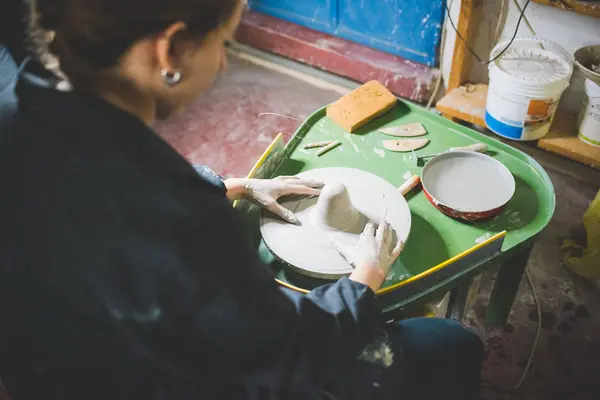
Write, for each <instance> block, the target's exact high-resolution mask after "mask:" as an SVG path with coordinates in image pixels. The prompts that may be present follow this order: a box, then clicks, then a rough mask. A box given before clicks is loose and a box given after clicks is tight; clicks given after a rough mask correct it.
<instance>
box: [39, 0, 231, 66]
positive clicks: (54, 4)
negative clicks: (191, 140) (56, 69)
mask: <svg viewBox="0 0 600 400" xmlns="http://www.w3.org/2000/svg"><path fill="white" fill-rule="evenodd" d="M30 1H33V6H34V7H33V13H34V15H33V18H34V19H35V20H36V24H35V25H34V26H37V27H38V28H41V29H43V30H46V31H53V32H54V33H55V35H54V36H55V38H56V39H55V43H51V44H50V46H49V48H50V50H51V52H52V53H56V54H57V55H58V56H59V57H60V58H61V59H62V58H63V57H62V56H63V53H65V52H66V53H68V54H69V57H68V58H69V59H76V60H77V62H78V63H80V64H83V65H85V66H86V67H87V68H93V69H97V70H102V69H106V68H110V67H112V66H114V65H115V64H116V63H117V62H118V60H119V58H120V57H121V56H122V55H123V54H124V53H125V52H126V51H127V49H129V47H130V46H131V45H132V44H133V43H134V42H136V41H137V40H139V39H142V38H145V37H148V36H151V35H155V34H158V33H160V32H162V31H163V30H165V29H166V28H168V27H169V26H170V25H171V24H173V23H175V22H179V21H181V22H184V23H185V24H186V25H187V31H186V38H189V39H198V40H201V39H202V38H203V37H204V36H205V35H206V34H208V33H209V32H211V31H213V30H214V29H216V28H217V27H219V26H220V25H221V24H223V23H225V22H226V21H227V20H229V18H231V16H232V15H233V12H234V10H235V7H236V5H237V4H238V3H239V1H241V0H35V1H34V0H30ZM182 39H183V38H182ZM61 64H62V63H61Z"/></svg>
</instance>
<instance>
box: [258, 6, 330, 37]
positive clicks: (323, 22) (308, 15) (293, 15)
mask: <svg viewBox="0 0 600 400" xmlns="http://www.w3.org/2000/svg"><path fill="white" fill-rule="evenodd" d="M337 1H338V0H252V1H250V5H251V7H252V8H253V9H255V10H256V11H260V12H263V13H265V14H271V15H274V16H276V17H279V18H282V19H286V20H288V21H291V22H295V23H297V24H300V25H304V26H308V27H309V28H313V29H317V30H321V31H325V32H331V31H332V30H333V29H335V20H336V14H337Z"/></svg>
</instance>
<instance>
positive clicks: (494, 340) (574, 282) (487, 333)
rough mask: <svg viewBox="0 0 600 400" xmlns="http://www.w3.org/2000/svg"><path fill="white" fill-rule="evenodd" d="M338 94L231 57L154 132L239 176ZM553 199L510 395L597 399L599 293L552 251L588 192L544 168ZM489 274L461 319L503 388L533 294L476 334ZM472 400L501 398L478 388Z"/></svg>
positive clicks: (534, 265)
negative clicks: (481, 344) (206, 89)
mask: <svg viewBox="0 0 600 400" xmlns="http://www.w3.org/2000/svg"><path fill="white" fill-rule="evenodd" d="M337 97H339V94H338V93H335V92H333V91H330V90H324V89H320V88H318V87H315V86H311V85H309V84H307V83H305V82H301V81H299V80H296V79H294V78H292V77H289V76H286V75H282V74H280V73H277V72H273V71H270V70H268V69H265V68H263V67H258V66H255V65H251V64H248V63H246V62H243V61H240V60H237V59H235V58H233V59H231V67H230V71H229V73H228V74H226V75H225V76H223V77H222V79H221V80H220V81H219V82H218V83H217V85H216V86H215V88H214V89H213V90H212V91H211V92H210V93H208V94H207V95H206V96H204V97H203V98H201V99H200V100H198V102H197V103H196V104H195V105H194V106H193V107H192V108H191V109H190V110H188V112H186V113H185V114H184V115H182V116H180V117H179V118H177V119H175V120H173V121H170V122H169V123H166V124H162V125H160V126H159V127H158V130H159V132H161V134H162V135H163V136H164V137H165V138H166V139H167V140H168V141H170V142H171V143H172V144H173V145H174V146H175V147H176V148H177V149H178V150H179V151H181V152H182V154H184V155H185V156H186V157H188V158H189V159H190V160H191V161H193V162H195V163H206V164H208V165H209V166H211V167H212V168H213V169H215V170H216V171H218V172H220V173H224V174H229V175H236V176H242V175H244V174H245V173H246V172H248V170H249V169H250V167H251V166H252V164H253V163H254V161H256V159H257V158H258V157H259V155H260V154H261V153H262V151H263V150H264V149H265V147H266V146H267V145H268V144H269V142H270V141H271V139H273V138H274V137H275V135H276V134H277V133H278V132H280V131H282V132H284V133H285V134H286V135H290V134H293V133H294V131H295V129H296V128H297V127H298V126H299V121H296V120H293V119H289V118H286V117H278V116H272V115H269V116H262V117H259V114H261V113H269V112H274V113H280V114H285V115H287V116H291V117H294V118H297V119H303V118H305V117H306V116H308V115H309V114H310V113H311V112H312V111H314V110H316V109H318V108H319V107H321V106H323V105H324V104H327V103H328V102H330V101H332V100H334V99H336V98H337ZM549 174H550V176H551V178H552V182H553V183H554V185H555V189H556V196H557V209H556V214H555V216H554V218H553V220H552V222H551V224H550V225H549V226H548V228H547V229H546V231H545V232H544V233H543V234H542V236H541V238H540V239H539V241H538V243H537V244H536V246H535V248H534V251H533V254H532V257H531V260H530V264H529V270H530V273H531V275H532V277H533V280H534V283H535V287H536V290H537V291H538V293H539V296H540V300H541V303H542V309H543V318H542V325H543V329H542V335H541V339H540V342H539V346H538V350H537V352H536V357H535V360H534V362H533V365H532V368H531V370H530V374H529V376H528V378H527V380H526V381H525V383H524V385H523V387H522V389H521V391H520V392H519V394H518V395H516V396H515V397H514V398H515V399H528V400H537V399H539V400H541V399H544V400H551V399H557V400H558V399H570V400H584V399H586V400H587V399H590V400H591V399H599V398H600V380H599V379H596V375H597V374H598V371H600V330H599V329H598V327H599V326H600V302H599V301H598V300H599V298H600V292H599V291H598V287H597V286H596V285H594V284H591V283H589V282H586V281H584V280H582V279H580V278H578V277H576V276H573V275H572V274H570V273H569V272H568V271H567V270H566V269H565V268H564V267H563V266H562V265H561V262H560V259H559V254H558V246H559V245H560V243H561V242H562V239H563V238H565V237H569V236H577V237H581V234H582V232H581V230H582V227H581V222H580V221H581V217H582V215H583V213H584V212H585V210H586V209H587V207H588V206H589V204H590V202H591V200H592V199H593V197H594V196H595V194H596V192H597V190H598V183H597V184H596V185H595V186H594V185H592V184H586V183H585V182H581V181H577V180H575V179H573V178H572V177H571V176H570V175H569V174H565V173H561V172H553V171H549ZM492 283H493V276H485V277H484V278H483V279H482V288H481V294H480V296H479V298H478V300H477V302H476V304H475V306H474V308H473V309H472V310H471V311H470V312H469V313H468V314H467V316H466V318H465V323H466V324H467V325H469V326H471V327H473V328H474V329H476V330H477V331H478V332H479V333H480V334H481V336H482V337H483V338H484V340H485V342H486V347H487V357H486V363H485V368H484V371H483V375H484V377H485V379H486V380H489V381H491V382H493V383H494V384H496V385H498V386H501V387H505V388H509V387H512V386H514V385H515V384H516V382H517V381H518V379H519V377H520V375H521V373H522V371H523V368H524V365H525V362H526V359H527V356H528V354H529V350H530V348H531V345H532V342H533V339H534V336H535V330H536V319H537V318H536V313H535V307H534V302H533V298H532V295H531V292H530V290H529V288H528V285H527V284H526V283H525V281H524V282H523V283H522V285H521V289H520V293H519V296H518V299H517V300H516V303H515V305H514V308H513V312H512V314H511V316H510V319H509V323H508V324H507V325H506V326H505V327H503V328H499V329H490V328H486V327H485V326H484V325H483V321H482V317H483V311H484V309H485V304H486V303H487V298H488V297H489V295H490V289H491V285H492ZM482 398H484V399H489V400H497V399H504V398H508V397H507V396H505V395H502V394H499V393H497V392H493V391H490V390H488V389H485V388H484V389H483V390H482Z"/></svg>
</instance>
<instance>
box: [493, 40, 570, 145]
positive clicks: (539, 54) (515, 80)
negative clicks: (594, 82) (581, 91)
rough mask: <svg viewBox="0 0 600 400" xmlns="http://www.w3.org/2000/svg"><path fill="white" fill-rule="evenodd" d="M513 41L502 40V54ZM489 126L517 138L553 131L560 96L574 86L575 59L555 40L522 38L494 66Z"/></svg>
mask: <svg viewBox="0 0 600 400" xmlns="http://www.w3.org/2000/svg"><path fill="white" fill-rule="evenodd" d="M507 45H508V41H506V42H502V43H499V44H498V45H497V46H496V47H495V48H494V49H493V50H492V53H491V57H492V58H493V57H496V56H497V55H498V54H499V53H500V52H501V51H502V50H504V48H505V47H506V46H507ZM489 74H490V85H489V89H488V98H487V104H486V112H485V122H486V125H487V127H488V128H489V129H490V130H491V131H492V132H494V133H496V134H497V135H499V136H502V137H505V138H507V139H513V140H536V139H539V138H541V137H543V136H545V135H546V134H547V133H548V130H549V129H550V125H551V124H552V121H553V119H554V113H555V111H556V108H557V106H558V102H559V101H560V98H561V96H562V94H563V92H564V91H565V89H566V88H567V87H568V86H569V81H570V79H571V76H572V75H573V61H572V59H571V57H570V56H569V55H568V53H567V52H566V51H565V50H564V49H562V48H560V47H559V46H558V45H556V44H555V43H553V42H550V41H547V40H541V39H537V38H518V39H516V40H515V42H514V44H513V45H512V46H511V47H510V48H509V49H508V50H507V51H506V52H505V53H504V54H503V55H502V56H501V57H500V58H499V59H498V60H496V61H494V62H492V63H490V66H489Z"/></svg>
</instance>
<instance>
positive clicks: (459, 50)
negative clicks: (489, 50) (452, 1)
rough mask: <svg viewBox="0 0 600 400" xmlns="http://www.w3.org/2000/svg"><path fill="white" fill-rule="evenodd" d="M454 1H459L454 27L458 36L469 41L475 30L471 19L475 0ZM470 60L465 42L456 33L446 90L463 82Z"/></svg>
mask: <svg viewBox="0 0 600 400" xmlns="http://www.w3.org/2000/svg"><path fill="white" fill-rule="evenodd" d="M456 1H460V13H459V15H458V23H457V25H456V29H457V30H458V33H459V34H460V36H462V37H463V38H464V39H465V40H466V41H470V36H471V34H472V33H473V32H474V31H475V21H474V20H473V16H474V8H475V4H474V2H475V0H456ZM450 29H451V28H450ZM470 62H471V54H470V53H469V50H468V49H467V44H466V43H465V42H464V41H463V40H461V38H460V37H458V35H457V36H456V41H455V43H454V53H453V54H452V64H451V66H450V75H449V77H448V92H450V91H451V90H452V89H456V88H457V87H459V86H460V85H462V84H463V83H464V82H465V80H466V79H467V75H468V73H469V64H470Z"/></svg>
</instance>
